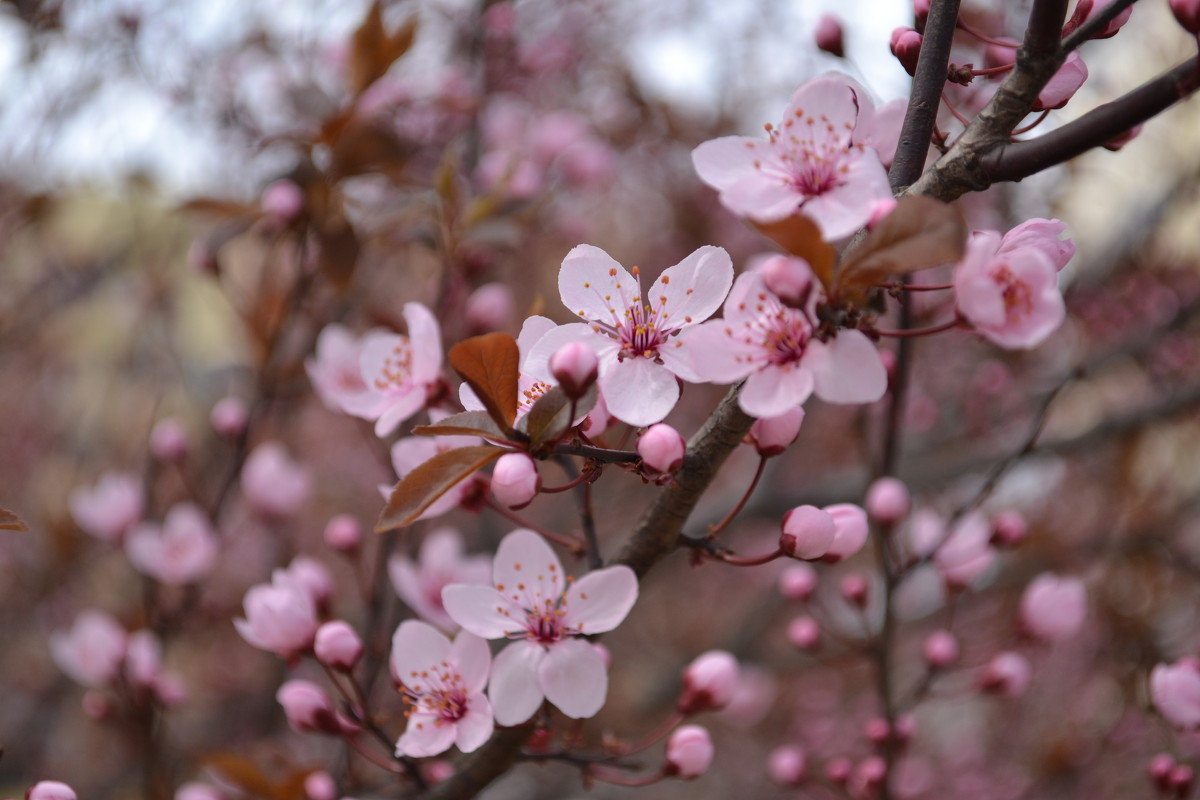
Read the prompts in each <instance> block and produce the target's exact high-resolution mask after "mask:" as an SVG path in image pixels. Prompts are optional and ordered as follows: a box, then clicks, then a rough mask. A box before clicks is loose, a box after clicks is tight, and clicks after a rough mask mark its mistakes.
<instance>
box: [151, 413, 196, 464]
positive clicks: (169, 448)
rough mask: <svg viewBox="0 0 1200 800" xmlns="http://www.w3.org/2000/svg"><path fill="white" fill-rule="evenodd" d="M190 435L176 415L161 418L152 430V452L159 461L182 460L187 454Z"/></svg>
mask: <svg viewBox="0 0 1200 800" xmlns="http://www.w3.org/2000/svg"><path fill="white" fill-rule="evenodd" d="M187 449H188V436H187V429H186V428H184V427H183V423H182V422H180V421H179V420H177V419H175V418H174V417H167V418H166V419H160V420H159V421H158V422H157V423H155V425H154V429H153V430H152V431H150V452H151V453H153V454H154V457H155V458H157V459H158V460H159V461H166V462H172V461H182V460H183V459H184V457H185V456H186V455H187Z"/></svg>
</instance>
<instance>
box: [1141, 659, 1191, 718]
mask: <svg viewBox="0 0 1200 800" xmlns="http://www.w3.org/2000/svg"><path fill="white" fill-rule="evenodd" d="M1150 698H1151V699H1152V700H1153V701H1154V705H1155V707H1156V708H1157V709H1158V710H1159V713H1161V714H1162V715H1163V716H1164V717H1166V718H1167V721H1168V722H1170V723H1171V724H1172V725H1174V726H1175V727H1177V728H1184V729H1186V730H1193V729H1195V728H1200V662H1197V661H1196V659H1194V658H1181V659H1179V660H1178V661H1176V662H1175V663H1174V664H1170V665H1167V664H1159V665H1157V666H1155V667H1154V669H1153V670H1152V671H1151V672H1150Z"/></svg>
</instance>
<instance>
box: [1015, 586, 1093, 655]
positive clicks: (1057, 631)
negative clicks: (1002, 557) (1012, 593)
mask: <svg viewBox="0 0 1200 800" xmlns="http://www.w3.org/2000/svg"><path fill="white" fill-rule="evenodd" d="M1086 616H1087V589H1086V588H1085V587H1084V585H1083V581H1081V580H1079V579H1078V578H1072V577H1060V576H1058V575H1054V574H1053V573H1049V572H1045V573H1042V574H1041V575H1038V576H1037V577H1036V578H1034V579H1033V580H1032V581H1031V582H1030V584H1029V585H1028V586H1026V587H1025V593H1024V594H1023V595H1021V624H1022V625H1023V626H1024V628H1025V630H1027V631H1029V632H1030V633H1031V634H1033V635H1034V636H1036V637H1038V638H1039V639H1045V640H1047V641H1053V640H1056V639H1065V638H1066V637H1068V636H1071V635H1073V634H1075V633H1076V632H1077V631H1078V630H1079V629H1080V627H1082V626H1083V620H1084V618H1085V617H1086Z"/></svg>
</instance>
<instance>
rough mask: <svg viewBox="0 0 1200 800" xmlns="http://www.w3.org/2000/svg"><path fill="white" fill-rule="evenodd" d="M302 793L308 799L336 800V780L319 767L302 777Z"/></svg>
mask: <svg viewBox="0 0 1200 800" xmlns="http://www.w3.org/2000/svg"><path fill="white" fill-rule="evenodd" d="M304 793H305V794H306V795H308V798H309V800H337V796H338V790H337V782H336V781H335V780H334V779H333V776H332V775H330V774H329V773H328V772H326V771H325V770H323V769H319V770H317V771H316V772H310V773H309V774H308V777H306V778H305V779H304Z"/></svg>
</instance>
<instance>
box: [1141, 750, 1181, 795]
mask: <svg viewBox="0 0 1200 800" xmlns="http://www.w3.org/2000/svg"><path fill="white" fill-rule="evenodd" d="M1173 769H1175V759H1174V758H1172V757H1171V754H1170V753H1159V754H1158V755H1156V756H1155V757H1154V758H1152V759H1150V764H1149V766H1147V768H1146V771H1147V772H1148V773H1149V775H1150V780H1152V781H1154V785H1155V786H1157V787H1158V788H1159V790H1160V791H1166V790H1167V789H1169V788H1170V783H1169V781H1170V777H1171V770H1173Z"/></svg>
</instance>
